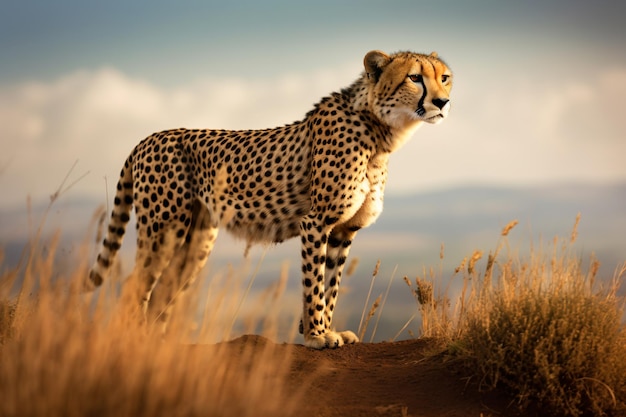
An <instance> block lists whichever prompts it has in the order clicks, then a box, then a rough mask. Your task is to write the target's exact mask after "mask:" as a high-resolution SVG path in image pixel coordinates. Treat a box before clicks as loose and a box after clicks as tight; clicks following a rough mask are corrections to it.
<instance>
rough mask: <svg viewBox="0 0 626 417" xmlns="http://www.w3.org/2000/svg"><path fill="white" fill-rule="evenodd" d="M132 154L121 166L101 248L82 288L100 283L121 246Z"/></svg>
mask: <svg viewBox="0 0 626 417" xmlns="http://www.w3.org/2000/svg"><path fill="white" fill-rule="evenodd" d="M132 158H133V155H132V154H131V155H130V156H129V157H128V159H126V162H125V163H124V167H123V168H122V172H121V173H120V179H119V181H118V182H117V191H116V192H115V199H114V206H113V211H112V212H111V219H110V221H109V227H108V229H107V232H106V237H105V238H104V241H103V242H102V249H101V250H100V253H99V254H98V258H97V259H96V261H95V263H94V264H93V266H92V267H91V270H90V271H89V277H88V279H86V280H85V283H84V288H83V290H84V291H86V292H88V291H93V290H95V289H96V288H97V287H99V286H100V285H102V282H103V280H104V277H106V275H107V273H108V272H109V270H110V269H111V266H112V265H113V262H114V261H115V255H116V254H117V251H118V250H119V249H120V247H121V246H122V240H123V238H124V233H125V231H126V224H127V223H128V221H129V220H130V211H131V210H132V207H133V162H132Z"/></svg>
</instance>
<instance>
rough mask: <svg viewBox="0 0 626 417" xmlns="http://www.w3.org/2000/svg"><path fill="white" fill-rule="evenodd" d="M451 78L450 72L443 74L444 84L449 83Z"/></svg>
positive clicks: (442, 80)
mask: <svg viewBox="0 0 626 417" xmlns="http://www.w3.org/2000/svg"><path fill="white" fill-rule="evenodd" d="M449 79H450V76H449V75H448V74H444V75H442V76H441V82H442V83H444V84H445V83H447V82H448V80H449Z"/></svg>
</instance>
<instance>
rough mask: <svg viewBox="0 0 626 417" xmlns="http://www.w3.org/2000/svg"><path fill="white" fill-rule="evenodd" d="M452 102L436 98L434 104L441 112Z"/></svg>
mask: <svg viewBox="0 0 626 417" xmlns="http://www.w3.org/2000/svg"><path fill="white" fill-rule="evenodd" d="M449 101H450V100H448V99H447V98H436V99H434V100H433V104H434V105H435V106H437V107H438V108H439V110H441V109H443V107H444V106H445V105H446V104H448V102H449Z"/></svg>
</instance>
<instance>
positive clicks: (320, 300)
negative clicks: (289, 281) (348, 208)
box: [300, 215, 358, 349]
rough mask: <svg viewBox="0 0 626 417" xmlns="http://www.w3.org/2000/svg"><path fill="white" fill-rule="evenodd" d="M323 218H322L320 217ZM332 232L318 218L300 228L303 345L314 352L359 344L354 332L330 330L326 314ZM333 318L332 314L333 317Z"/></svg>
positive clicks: (311, 216)
mask: <svg viewBox="0 0 626 417" xmlns="http://www.w3.org/2000/svg"><path fill="white" fill-rule="evenodd" d="M320 217H321V216H320ZM330 230H331V229H330V228H329V227H328V226H325V225H323V224H322V219H321V218H318V216H313V215H310V216H307V218H305V220H304V221H302V223H301V225H300V232H301V239H302V289H303V291H302V297H303V314H302V330H303V336H304V344H305V346H307V347H310V348H314V349H324V348H333V349H334V348H337V347H340V346H343V345H344V344H345V343H355V342H357V341H358V338H357V337H356V335H355V334H354V333H352V332H349V331H346V332H336V331H334V330H331V328H330V320H328V319H327V313H326V296H325V294H326V291H325V288H324V274H325V271H326V251H327V247H328V236H329V235H330ZM330 318H332V313H331V314H330Z"/></svg>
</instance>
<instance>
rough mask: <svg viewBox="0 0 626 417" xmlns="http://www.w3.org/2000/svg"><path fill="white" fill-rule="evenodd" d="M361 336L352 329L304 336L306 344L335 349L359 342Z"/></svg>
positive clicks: (307, 345) (313, 346) (317, 347)
mask: <svg viewBox="0 0 626 417" xmlns="http://www.w3.org/2000/svg"><path fill="white" fill-rule="evenodd" d="M358 341H359V338H358V337H357V336H356V335H355V334H354V333H353V332H351V331H345V332H327V333H324V334H322V335H320V336H308V337H305V338H304V345H305V346H306V347H309V348H313V349H326V348H330V349H335V348H338V347H341V346H343V345H344V344H352V343H357V342H358Z"/></svg>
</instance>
